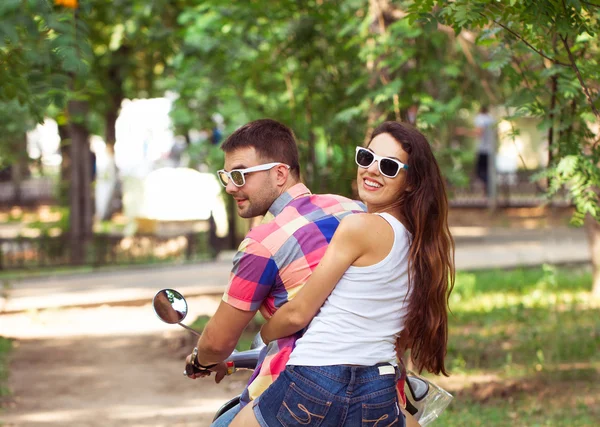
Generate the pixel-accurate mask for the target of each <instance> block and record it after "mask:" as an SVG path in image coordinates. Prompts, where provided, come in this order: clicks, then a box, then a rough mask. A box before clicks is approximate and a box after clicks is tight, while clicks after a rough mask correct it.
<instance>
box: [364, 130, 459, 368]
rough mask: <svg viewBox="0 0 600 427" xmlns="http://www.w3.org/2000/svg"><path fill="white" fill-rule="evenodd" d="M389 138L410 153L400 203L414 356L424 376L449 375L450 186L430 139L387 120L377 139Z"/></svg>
mask: <svg viewBox="0 0 600 427" xmlns="http://www.w3.org/2000/svg"><path fill="white" fill-rule="evenodd" d="M382 133H387V134H390V135H391V136H392V137H394V139H395V140H396V141H398V143H400V145H401V146H402V149H403V150H404V151H406V152H407V153H408V170H407V171H406V175H405V176H406V181H405V184H406V186H405V188H406V190H405V191H404V192H403V194H402V196H401V200H400V206H401V209H402V216H403V220H404V225H405V227H406V228H407V230H408V231H409V232H410V233H411V235H412V241H411V246H410V251H409V260H408V271H409V287H410V293H409V297H408V298H409V299H408V312H407V316H406V318H405V323H404V324H405V328H406V330H407V332H408V339H409V341H408V342H409V346H410V348H411V357H412V359H413V361H414V363H415V365H416V367H417V369H418V370H419V372H421V371H422V370H423V369H426V370H427V371H429V372H432V373H435V374H440V373H442V374H444V375H446V376H447V375H448V373H447V371H446V368H445V366H444V358H445V356H446V347H447V344H448V299H449V297H450V292H451V291H452V288H453V287H454V240H453V239H452V236H451V234H450V229H449V227H448V198H447V196H446V186H445V184H444V180H443V178H442V174H441V172H440V168H439V166H438V164H437V161H436V160H435V157H434V155H433V152H432V151H431V147H430V146H429V142H428V141H427V139H426V138H425V137H424V136H423V135H422V134H421V133H420V132H419V131H417V130H416V129H414V128H413V127H411V126H409V125H406V124H404V123H397V122H385V123H383V124H381V125H380V126H378V127H377V128H376V129H375V130H374V131H373V135H372V136H371V139H373V138H374V137H375V136H377V135H379V134H382Z"/></svg>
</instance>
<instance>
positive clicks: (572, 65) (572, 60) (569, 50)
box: [559, 34, 600, 118]
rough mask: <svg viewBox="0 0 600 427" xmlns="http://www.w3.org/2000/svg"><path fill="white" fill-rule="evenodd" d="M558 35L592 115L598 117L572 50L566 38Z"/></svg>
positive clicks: (599, 115) (598, 114)
mask: <svg viewBox="0 0 600 427" xmlns="http://www.w3.org/2000/svg"><path fill="white" fill-rule="evenodd" d="M559 37H560V39H561V40H562V42H563V45H564V46H565V49H566V50H567V55H569V61H571V65H570V67H571V68H572V69H573V71H575V74H576V75H577V79H578V80H579V84H580V85H581V87H582V88H583V92H584V93H585V96H586V97H587V99H588V102H589V103H590V106H591V107H592V111H593V113H594V115H595V116H596V117H598V118H600V112H599V111H598V109H597V108H596V106H595V105H594V100H593V99H592V95H591V94H590V91H589V89H588V87H587V85H586V84H585V81H583V77H581V72H580V71H579V67H577V63H576V62H575V57H574V56H573V52H571V48H570V47H569V43H567V38H566V37H563V36H562V35H560V34H559Z"/></svg>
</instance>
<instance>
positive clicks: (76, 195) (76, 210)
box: [68, 101, 93, 264]
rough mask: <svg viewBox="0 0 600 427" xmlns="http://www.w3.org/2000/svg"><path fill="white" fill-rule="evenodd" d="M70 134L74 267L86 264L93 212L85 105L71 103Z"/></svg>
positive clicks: (83, 102)
mask: <svg viewBox="0 0 600 427" xmlns="http://www.w3.org/2000/svg"><path fill="white" fill-rule="evenodd" d="M68 112H69V118H70V124H69V134H70V137H71V138H70V139H71V144H70V157H71V183H70V184H71V185H70V192H69V194H70V207H71V209H70V216H69V222H70V230H69V232H70V247H71V260H72V262H73V263H74V264H81V263H83V262H85V254H86V248H87V241H88V240H89V239H90V238H91V236H92V226H93V208H92V198H91V178H92V170H91V152H90V143H89V132H88V129H87V127H86V124H85V118H86V115H87V112H88V105H87V102H86V101H70V102H69V105H68Z"/></svg>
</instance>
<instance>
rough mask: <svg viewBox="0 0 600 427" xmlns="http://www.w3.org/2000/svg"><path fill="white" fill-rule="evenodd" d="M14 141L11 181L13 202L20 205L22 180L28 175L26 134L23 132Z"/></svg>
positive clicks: (21, 200) (21, 201)
mask: <svg viewBox="0 0 600 427" xmlns="http://www.w3.org/2000/svg"><path fill="white" fill-rule="evenodd" d="M15 142H16V144H15V145H14V149H15V150H16V153H15V162H14V163H13V165H12V168H11V181H12V185H13V188H14V189H15V193H14V197H13V203H14V204H15V205H21V204H22V203H23V181H24V180H25V178H27V176H28V173H27V172H28V169H27V161H28V156H27V134H26V133H23V134H22V135H21V136H20V137H19V138H18V140H17V141H15Z"/></svg>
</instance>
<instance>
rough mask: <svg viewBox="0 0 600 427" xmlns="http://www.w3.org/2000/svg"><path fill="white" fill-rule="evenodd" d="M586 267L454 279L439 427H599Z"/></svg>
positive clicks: (598, 357) (598, 372)
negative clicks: (445, 403) (445, 396)
mask: <svg viewBox="0 0 600 427" xmlns="http://www.w3.org/2000/svg"><path fill="white" fill-rule="evenodd" d="M590 290H591V274H590V273H589V271H587V270H586V269H576V270H563V269H559V270H557V269H555V268H553V267H550V266H545V267H544V268H539V269H531V270H514V271H510V272H501V271H497V272H494V271H487V272H479V273H465V272H463V273H459V275H458V277H457V283H456V288H455V291H454V293H453V295H452V297H451V307H452V310H453V316H452V317H451V320H450V345H449V349H448V366H449V367H450V369H451V374H452V375H451V376H450V378H447V379H435V381H436V382H438V381H439V383H440V384H443V386H444V387H445V388H447V389H448V390H450V391H452V392H453V393H454V394H455V400H454V401H453V402H452V404H451V405H450V407H449V409H448V410H447V411H446V412H445V413H444V414H443V415H442V418H441V419H440V425H445V426H479V425H486V426H509V425H510V426H515V425H517V426H555V425H556V426H559V425H560V426H562V425H569V426H587V425H590V426H591V425H598V423H599V422H600V351H599V350H600V301H598V300H592V299H591V298H590V293H589V291H590Z"/></svg>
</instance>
